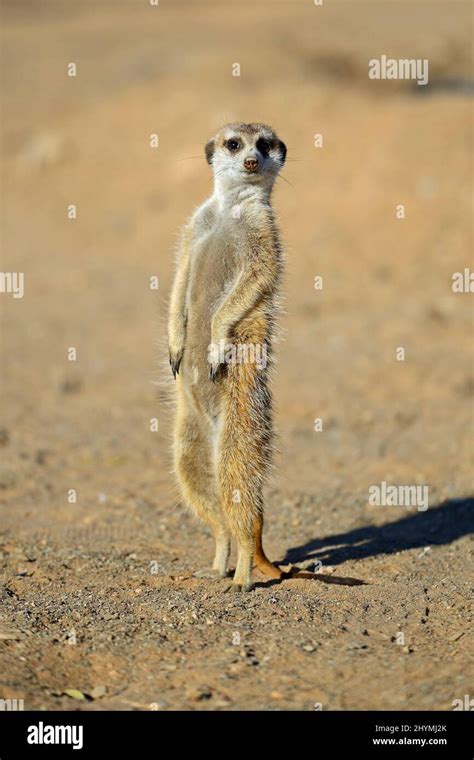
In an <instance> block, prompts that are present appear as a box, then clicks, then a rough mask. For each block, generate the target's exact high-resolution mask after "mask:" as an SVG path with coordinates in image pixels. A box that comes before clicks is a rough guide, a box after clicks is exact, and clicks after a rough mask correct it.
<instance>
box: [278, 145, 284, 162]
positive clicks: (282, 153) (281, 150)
mask: <svg viewBox="0 0 474 760" xmlns="http://www.w3.org/2000/svg"><path fill="white" fill-rule="evenodd" d="M278 148H279V150H280V156H281V163H282V164H284V163H285V158H286V145H285V143H284V142H282V140H278Z"/></svg>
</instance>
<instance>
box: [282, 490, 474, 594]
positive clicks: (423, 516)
mask: <svg viewBox="0 0 474 760" xmlns="http://www.w3.org/2000/svg"><path fill="white" fill-rule="evenodd" d="M473 507H474V497H472V496H469V497H463V498H457V499H450V500H448V501H445V502H443V503H441V504H439V505H438V506H436V507H429V508H428V509H427V510H426V511H424V512H415V513H414V514H413V513H412V514H408V515H405V516H404V517H401V518H400V519H398V520H395V521H394V522H391V523H386V524H384V525H378V526H377V525H367V526H365V527H363V528H356V529H354V530H350V531H347V532H346V533H339V534H336V535H333V536H328V537H326V538H322V539H320V538H314V539H311V540H310V541H307V542H306V543H304V544H302V545H301V546H295V547H292V548H291V549H288V551H287V553H286V555H285V557H284V558H283V560H282V561H281V563H279V564H283V565H285V564H288V563H290V564H293V563H297V562H303V561H308V560H311V559H314V560H315V561H317V560H319V561H320V562H322V564H323V569H324V565H325V564H326V565H340V564H342V563H343V562H347V561H348V560H357V559H366V558H367V557H376V556H379V555H382V554H387V555H390V554H394V553H395V552H400V551H405V550H408V549H420V548H425V547H427V546H430V547H431V546H442V545H446V544H450V543H452V542H453V541H455V540H456V539H458V538H461V536H466V535H469V534H471V533H473V532H474V511H473ZM392 509H393V507H392ZM397 509H401V507H397ZM317 577H319V578H320V579H321V575H320V574H318V575H317ZM330 577H331V578H334V577H333V576H330ZM332 582H337V581H336V580H334V579H333V580H332Z"/></svg>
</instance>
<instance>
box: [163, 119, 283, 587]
mask: <svg viewBox="0 0 474 760" xmlns="http://www.w3.org/2000/svg"><path fill="white" fill-rule="evenodd" d="M229 141H230V142H229ZM236 144H238V146H239V147H238V148H237V149H235V147H234V146H235V145H236ZM285 154H286V148H285V146H284V145H283V143H281V141H280V140H278V138H277V136H276V135H275V133H274V132H273V130H272V129H271V128H269V127H266V126H264V125H261V124H250V125H236V124H232V125H227V126H226V127H224V128H223V129H222V130H220V132H219V133H218V134H217V135H216V137H215V138H213V139H212V140H211V141H209V143H208V144H207V146H206V155H207V158H208V161H209V163H211V164H212V166H213V170H214V180H215V187H214V194H213V195H212V196H211V197H210V198H209V199H208V200H207V201H206V202H205V203H204V204H203V205H202V206H201V207H200V208H198V209H197V211H196V212H195V213H194V214H193V216H192V217H191V219H190V221H189V222H188V224H187V225H186V227H185V229H184V232H183V235H182V240H181V245H180V252H179V258H178V267H177V272H176V277H175V281H174V286H173V290H172V294H171V303H170V311H169V325H168V337H169V353H170V364H171V367H172V371H173V374H174V375H175V377H176V381H177V382H176V384H177V414H176V421H175V435H174V462H175V469H176V474H177V477H178V482H179V484H180V487H181V491H182V494H183V497H184V498H185V500H186V502H187V503H188V504H189V505H190V506H191V507H192V508H193V510H194V511H195V512H196V513H197V514H198V515H199V517H201V518H202V519H203V520H205V522H206V523H208V525H210V526H211V528H212V529H213V531H214V534H215V538H216V555H215V560H214V565H213V571H214V574H216V575H220V576H224V575H225V574H226V571H227V561H228V557H229V552H230V539H231V536H232V537H234V538H235V539H236V541H237V545H238V562H237V568H236V572H235V576H234V587H235V588H237V589H249V588H251V569H252V565H253V563H254V562H255V563H256V565H257V567H258V568H259V570H261V571H262V572H263V573H265V574H266V575H268V576H270V577H273V578H278V577H281V572H280V571H279V570H278V569H277V568H276V567H275V566H274V565H272V564H271V563H270V562H269V560H268V559H267V558H266V556H265V553H264V551H263V547H262V528H263V486H264V483H265V479H266V477H267V474H268V468H269V466H270V462H271V451H272V435H273V431H272V408H271V396H270V392H269V388H268V379H269V378H268V375H269V366H268V364H267V365H266V366H258V365H257V363H256V362H255V361H252V360H246V361H234V360H230V361H225V362H222V361H221V360H220V359H222V357H218V356H215V355H212V354H209V346H210V344H213V345H215V346H216V345H217V346H219V345H220V344H221V342H222V345H224V346H233V347H234V348H235V349H237V348H238V349H239V350H244V351H246V350H249V346H250V347H260V349H266V350H267V354H268V358H270V357H269V355H270V353H271V347H272V338H273V334H274V321H275V317H276V314H277V298H278V289H279V284H280V277H281V271H282V254H281V248H280V242H279V238H278V232H277V229H276V225H275V221H274V217H273V211H272V209H271V206H270V202H269V201H270V194H271V190H272V187H273V183H274V181H275V178H276V175H277V173H278V171H279V170H280V168H281V166H282V164H283V162H284V158H285ZM244 162H245V163H244ZM236 209H238V212H237V211H236ZM252 350H253V349H252ZM245 356H247V357H248V356H249V354H245ZM250 356H252V354H250Z"/></svg>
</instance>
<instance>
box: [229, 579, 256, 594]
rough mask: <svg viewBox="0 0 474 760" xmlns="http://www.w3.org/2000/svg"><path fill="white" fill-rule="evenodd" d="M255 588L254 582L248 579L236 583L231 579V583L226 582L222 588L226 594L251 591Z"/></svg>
mask: <svg viewBox="0 0 474 760" xmlns="http://www.w3.org/2000/svg"><path fill="white" fill-rule="evenodd" d="M254 588H255V583H253V582H252V581H250V582H249V583H236V582H235V581H232V583H228V584H227V586H226V587H225V588H224V589H222V590H223V591H224V592H225V593H226V594H227V593H231V594H240V593H243V592H247V591H252V590H253V589H254Z"/></svg>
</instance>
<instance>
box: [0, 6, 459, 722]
mask: <svg viewBox="0 0 474 760" xmlns="http://www.w3.org/2000/svg"><path fill="white" fill-rule="evenodd" d="M79 5H80V7H78V6H79ZM118 6H119V7H118ZM3 8H4V10H3V21H4V24H3V26H4V34H3V45H4V48H3V59H4V60H3V64H4V65H3V67H2V69H3V74H2V77H3V85H4V88H3V89H4V98H3V120H2V137H3V169H4V172H3V174H4V178H3V192H2V199H3V219H2V250H3V262H2V267H3V270H4V271H15V272H24V273H25V294H24V298H22V299H14V298H12V296H11V295H8V294H2V296H1V303H2V344H3V357H4V359H3V364H2V414H3V421H2V426H1V431H0V444H1V446H2V449H1V453H2V464H1V468H0V496H1V498H2V512H1V515H2V517H1V536H0V539H1V554H0V557H1V566H2V584H1V594H2V605H1V611H0V648H1V673H2V676H1V680H2V685H1V691H0V696H1V697H3V698H12V699H13V698H17V699H23V700H24V705H25V709H41V708H49V709H60V710H73V709H96V710H101V709H110V708H113V709H126V710H128V709H198V710H208V709H222V710H234V709H263V710H271V709H283V710H288V709H290V710H294V709H301V710H313V709H318V707H319V706H322V709H330V710H340V709H343V710H345V709H356V710H365V709H388V710H392V709H402V710H409V709H421V710H431V709H445V710H449V709H452V701H453V700H454V699H457V698H461V699H462V698H463V697H464V695H465V694H470V695H471V696H472V695H473V694H474V686H473V682H472V672H473V668H472V652H473V649H472V641H471V640H470V630H469V629H470V628H471V629H472V608H471V607H470V586H471V582H472V555H471V554H470V534H471V533H472V529H473V518H472V505H473V502H472V499H470V496H471V494H472V492H473V482H472V443H471V440H472V439H471V430H472V416H471V415H472V397H473V394H474V372H473V365H472V311H471V306H470V304H471V303H472V301H471V300H470V298H472V296H471V297H470V296H469V294H468V293H453V291H452V288H451V282H452V280H451V278H452V274H453V272H458V271H463V270H464V268H465V267H469V266H470V267H471V268H472V265H473V262H472V258H470V251H471V250H472V230H471V226H470V205H469V204H470V193H471V186H472V163H471V162H470V159H469V155H470V149H471V145H470V138H469V122H470V119H471V115H472V111H471V102H472V86H471V85H470V84H469V82H468V77H469V70H470V69H469V66H470V42H469V38H470V29H469V23H470V15H469V14H470V11H469V4H468V3H462V2H457V3H448V2H446V3H439V2H433V3H430V2H420V3H410V4H405V3H385V2H377V3H375V2H373V3H355V2H351V3H342V2H333V3H326V4H325V5H324V6H323V7H322V8H317V7H314V6H313V5H312V4H311V3H291V4H290V3H284V2H281V3H265V2H261V3H238V4H235V3H229V4H227V5H223V4H222V3H221V4H219V3H211V2H208V3H186V2H176V3H173V4H168V3H165V2H162V1H161V0H160V4H159V7H158V8H153V7H149V6H148V5H147V3H145V2H138V1H137V2H121V3H120V4H118V3H115V4H113V3H107V2H94V3H92V2H91V3H80V4H79V3H76V4H73V3H66V2H62V3H61V2H59V3H53V2H51V3H48V2H44V3H41V4H40V3H39V2H22V3H21V4H18V3H13V2H4V3H3ZM382 53H384V54H387V55H391V56H393V57H397V58H398V57H406V56H408V57H414V56H421V57H427V58H429V61H430V85H429V86H428V87H427V88H420V87H418V86H417V85H416V84H413V83H412V82H391V81H384V82H369V80H368V78H367V61H368V59H370V58H372V57H377V56H379V55H381V54H382ZM70 62H75V63H76V64H77V76H76V77H75V78H71V77H68V76H67V74H66V67H67V64H68V63H70ZM236 62H239V63H240V65H241V76H240V77H233V76H232V70H231V67H232V64H233V63H236ZM231 119H239V120H243V121H257V120H261V121H265V122H268V123H270V124H272V125H273V126H274V127H275V128H276V129H277V130H278V132H279V133H280V134H281V136H282V138H283V139H284V140H285V142H286V143H287V146H288V163H287V167H286V169H285V171H284V173H283V176H284V177H285V178H286V180H288V183H290V184H288V183H286V182H284V181H283V180H282V181H280V182H279V183H278V185H277V188H276V191H275V197H274V204H275V207H276V209H277V211H278V214H279V218H280V224H281V229H282V234H283V239H284V241H285V247H286V253H287V274H286V280H285V309H286V312H285V315H284V318H283V327H284V329H285V339H284V340H283V342H282V343H281V344H280V345H279V348H278V363H277V367H276V373H275V382H274V395H275V399H276V422H277V427H278V431H279V442H278V446H279V453H278V455H277V458H276V463H275V464H276V466H275V470H274V474H273V476H272V479H271V481H270V483H269V487H268V494H267V526H266V545H267V550H268V553H269V555H270V556H271V557H272V558H273V559H274V560H276V561H279V562H281V563H282V564H284V565H288V564H294V565H297V566H300V567H305V566H308V565H309V566H314V563H315V562H317V561H320V562H321V563H322V567H321V571H320V574H319V576H318V578H317V580H302V579H298V580H296V579H293V580H286V581H284V582H282V583H280V584H271V583H268V582H264V580H263V579H258V578H257V580H261V582H259V583H258V585H257V588H256V589H255V590H254V591H253V592H251V593H249V594H245V595H234V594H228V593H225V591H224V588H225V582H224V583H221V582H209V581H205V580H201V579H198V578H195V577H194V576H193V573H194V572H195V571H196V570H198V569H202V568H203V567H205V566H206V565H207V564H208V562H209V561H210V558H211V555H212V541H211V537H210V535H209V533H208V531H207V529H206V528H205V527H204V526H203V525H202V524H200V523H198V522H197V521H196V520H195V519H194V518H193V517H192V516H191V515H190V514H189V513H188V512H187V511H186V509H185V507H184V505H182V504H181V503H180V500H179V496H178V493H177V490H176V487H175V484H174V480H173V475H172V473H171V462H170V456H169V448H170V437H171V413H170V408H169V398H170V396H172V391H173V383H172V379H171V378H170V377H169V373H168V371H167V369H166V361H167V356H166V349H165V344H166V339H165V330H164V325H165V315H166V304H167V298H168V295H169V288H170V282H171V276H172V269H173V268H172V252H173V247H174V245H175V241H176V236H177V232H178V230H179V227H180V225H181V224H182V223H183V222H184V220H185V219H186V217H187V216H188V215H189V213H190V212H191V211H192V209H193V208H194V207H195V206H196V205H197V204H199V203H200V202H201V201H202V200H203V199H204V198H205V197H206V195H207V194H208V193H209V190H210V172H209V169H208V167H207V165H206V163H205V161H204V159H203V158H202V155H203V153H202V148H203V144H204V143H205V141H206V140H207V139H208V138H209V137H210V136H211V135H212V134H213V133H214V132H215V131H216V129H217V128H218V127H219V126H220V125H221V124H222V123H224V122H226V121H229V120H231ZM152 133H157V134H158V135H159V148H158V149H151V148H150V146H149V136H150V134H152ZM316 133H321V134H322V135H323V140H324V142H323V146H324V147H323V148H322V149H318V148H315V147H314V144H313V142H314V135H315V134H316ZM190 157H196V158H190ZM70 204H75V205H76V207H77V219H75V220H70V219H68V218H67V207H68V206H69V205H70ZM399 204H403V205H404V206H405V209H406V218H405V219H397V218H396V207H397V205H399ZM317 275H320V276H322V277H323V289H322V290H315V289H314V278H315V276H317ZM153 276H157V277H158V278H159V290H158V291H155V290H151V289H150V278H151V277H153ZM70 347H74V348H75V349H76V352H77V360H76V361H75V362H71V361H68V353H67V352H68V349H69V348H70ZM398 347H403V348H404V349H405V361H397V359H396V350H397V348H398ZM152 418H157V419H158V422H159V430H158V432H151V431H150V420H151V419H152ZM316 418H321V419H322V420H323V430H322V432H316V431H315V430H314V421H315V419H316ZM382 481H386V482H387V483H389V484H397V485H420V486H422V485H427V486H428V487H429V509H428V510H427V511H420V510H417V509H416V508H413V507H412V508H407V507H406V506H371V505H370V504H369V499H368V493H369V488H370V487H371V486H372V485H374V484H380V483H381V482H382ZM70 489H75V490H76V492H77V500H76V503H70V502H69V501H68V492H69V491H70ZM234 561H235V560H234ZM68 690H75V691H72V692H69V694H68V693H67V692H68Z"/></svg>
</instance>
